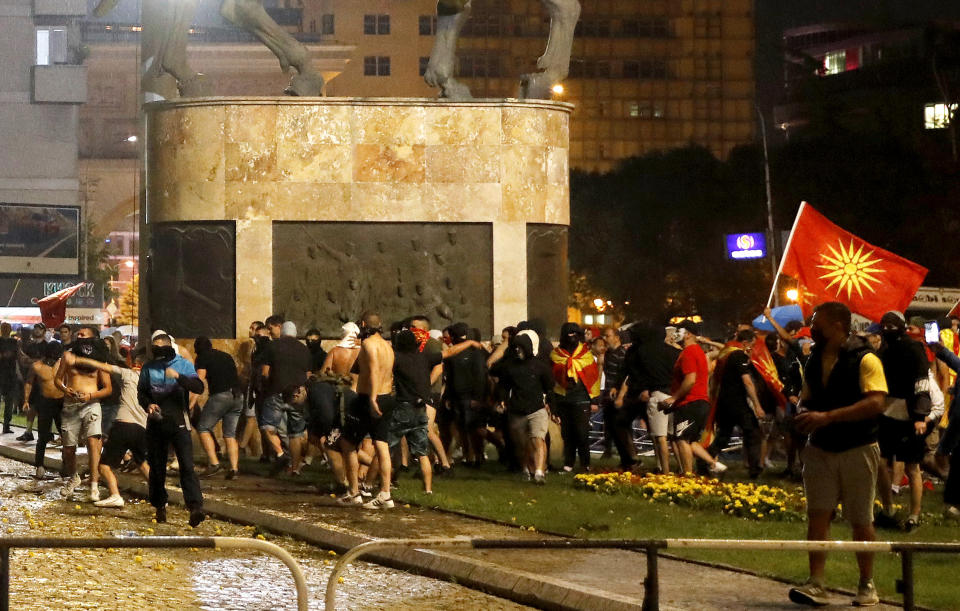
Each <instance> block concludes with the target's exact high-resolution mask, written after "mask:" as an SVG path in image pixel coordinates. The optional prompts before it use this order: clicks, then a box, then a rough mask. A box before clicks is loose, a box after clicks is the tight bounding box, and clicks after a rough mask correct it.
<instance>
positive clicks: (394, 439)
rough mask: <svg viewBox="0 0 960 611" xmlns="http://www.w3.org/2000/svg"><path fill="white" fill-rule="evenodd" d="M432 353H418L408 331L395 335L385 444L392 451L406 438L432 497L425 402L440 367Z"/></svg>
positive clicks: (411, 333) (415, 341)
mask: <svg viewBox="0 0 960 611" xmlns="http://www.w3.org/2000/svg"><path fill="white" fill-rule="evenodd" d="M440 361H441V357H440V355H439V354H437V353H435V352H426V351H424V352H420V350H419V344H418V343H417V338H416V336H414V334H413V332H412V331H410V330H409V329H404V330H402V331H400V332H399V333H398V334H397V339H396V342H395V345H394V360H393V384H394V388H395V389H396V392H395V397H396V405H395V407H394V408H393V411H392V412H391V414H390V425H389V432H388V433H387V443H388V444H389V446H390V449H391V451H393V450H395V449H396V448H397V447H398V446H399V445H400V440H401V439H403V438H404V437H406V438H407V448H409V450H410V456H413V457H414V458H416V459H417V460H419V462H420V471H421V472H422V473H423V489H424V491H425V492H426V493H427V494H433V487H432V486H433V467H432V465H431V464H430V456H429V452H430V449H429V448H430V442H429V440H428V438H427V402H428V401H429V400H430V392H431V391H430V372H431V371H432V370H433V368H434V367H436V366H437V365H439V364H440Z"/></svg>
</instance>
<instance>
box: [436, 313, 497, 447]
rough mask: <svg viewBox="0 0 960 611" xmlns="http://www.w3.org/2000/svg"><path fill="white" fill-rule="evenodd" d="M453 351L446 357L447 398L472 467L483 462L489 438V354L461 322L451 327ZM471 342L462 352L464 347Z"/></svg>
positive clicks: (444, 363)
mask: <svg viewBox="0 0 960 611" xmlns="http://www.w3.org/2000/svg"><path fill="white" fill-rule="evenodd" d="M450 339H451V341H452V342H453V349H452V350H451V351H450V352H448V353H447V355H445V356H444V357H443V372H444V376H445V377H446V391H447V392H446V398H447V401H449V402H450V405H451V407H452V408H453V412H454V414H456V420H457V427H458V428H459V429H460V431H461V434H462V442H463V454H464V460H465V461H466V463H467V464H468V465H470V466H480V464H482V463H483V446H484V441H485V440H486V438H487V436H488V435H487V434H488V431H487V413H486V409H485V408H486V404H485V402H484V399H485V398H486V397H485V395H486V391H487V364H486V360H487V353H486V352H485V351H484V350H483V349H482V348H480V347H478V346H477V345H476V344H478V342H476V340H473V339H472V338H471V337H470V327H469V326H467V324H466V323H463V322H458V323H456V324H454V325H452V326H451V327H450ZM468 341H469V342H471V344H470V345H469V347H468V348H466V349H463V350H462V351H461V350H460V349H459V348H458V346H459V345H460V344H463V343H465V342H468Z"/></svg>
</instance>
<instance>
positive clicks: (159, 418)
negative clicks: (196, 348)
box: [137, 333, 206, 527]
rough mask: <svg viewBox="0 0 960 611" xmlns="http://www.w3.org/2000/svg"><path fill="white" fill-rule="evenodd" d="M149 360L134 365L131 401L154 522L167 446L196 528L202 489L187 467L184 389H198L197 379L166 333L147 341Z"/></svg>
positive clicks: (159, 512) (160, 518)
mask: <svg viewBox="0 0 960 611" xmlns="http://www.w3.org/2000/svg"><path fill="white" fill-rule="evenodd" d="M152 352H153V360H151V361H150V362H148V363H147V364H146V365H144V366H143V369H141V370H140V381H139V383H138V384H137V400H138V401H139V403H140V407H141V408H143V409H144V410H145V411H146V412H147V463H148V464H149V466H150V504H151V505H153V507H154V508H155V509H156V519H157V523H163V522H166V521H167V488H166V479H167V452H168V450H169V448H170V446H171V445H172V446H173V451H174V453H175V454H176V456H177V462H178V463H179V465H180V469H179V470H180V488H181V489H182V490H183V501H184V504H185V505H186V506H187V509H188V510H189V511H190V526H193V527H196V526H197V525H199V524H200V523H201V522H203V520H204V519H205V517H206V516H204V514H203V494H202V493H201V491H200V480H199V479H197V473H196V471H195V470H194V466H193V440H192V439H191V438H190V416H189V414H188V412H187V410H188V409H189V405H190V393H195V394H200V393H202V392H203V381H202V380H201V379H200V378H199V377H197V372H196V370H195V369H194V368H193V364H192V363H191V362H190V361H188V360H186V359H185V358H183V357H182V356H179V355H178V354H177V353H176V351H175V350H174V349H173V342H172V341H171V339H170V336H169V335H167V334H165V333H164V334H161V335H157V336H155V337H154V338H153V342H152Z"/></svg>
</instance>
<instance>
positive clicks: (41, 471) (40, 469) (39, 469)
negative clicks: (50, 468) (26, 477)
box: [33, 465, 47, 479]
mask: <svg viewBox="0 0 960 611" xmlns="http://www.w3.org/2000/svg"><path fill="white" fill-rule="evenodd" d="M46 474H47V470H46V469H44V468H43V465H40V466H39V467H37V472H36V473H35V474H34V476H33V477H34V479H43V476H44V475H46Z"/></svg>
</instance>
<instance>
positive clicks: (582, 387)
mask: <svg viewBox="0 0 960 611" xmlns="http://www.w3.org/2000/svg"><path fill="white" fill-rule="evenodd" d="M550 361H551V363H552V364H553V380H554V389H553V390H554V402H555V405H554V406H553V411H554V413H556V414H557V415H559V416H560V434H561V436H562V437H563V470H564V471H565V472H567V473H569V472H571V471H573V467H574V463H575V462H576V458H577V454H579V455H580V467H581V468H582V469H583V470H584V471H589V470H590V440H589V432H590V413H591V411H592V401H593V400H594V399H596V398H597V397H599V396H600V368H599V367H598V366H597V362H596V360H595V359H594V357H593V353H592V352H590V347H589V346H587V345H586V344H584V343H583V332H582V331H581V329H580V325H578V324H577V323H575V322H568V323H564V324H563V326H562V327H560V344H559V345H558V346H557V347H556V348H554V349H553V352H551V353H550Z"/></svg>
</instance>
